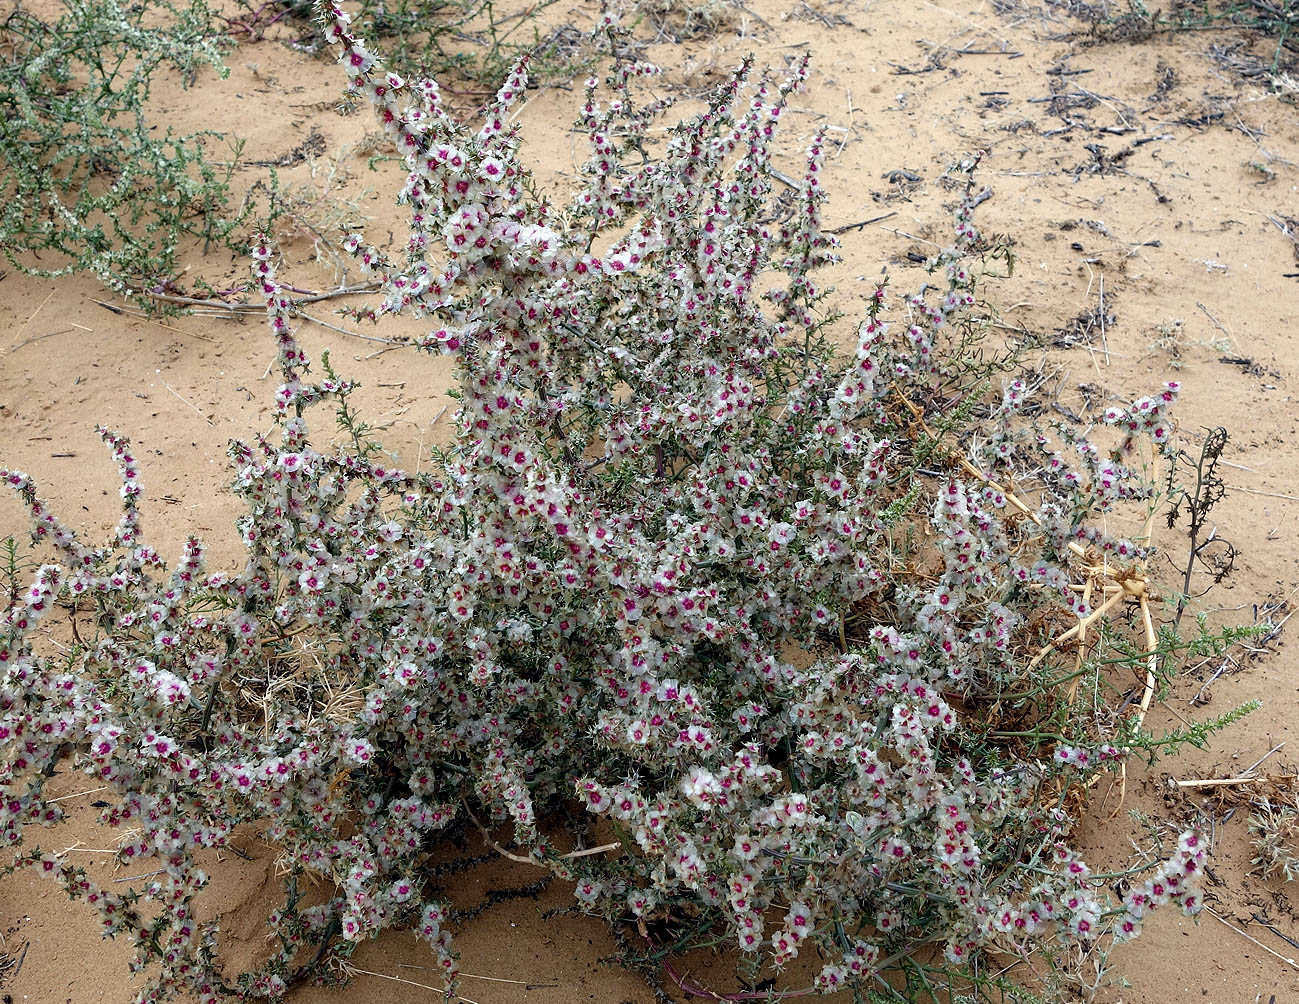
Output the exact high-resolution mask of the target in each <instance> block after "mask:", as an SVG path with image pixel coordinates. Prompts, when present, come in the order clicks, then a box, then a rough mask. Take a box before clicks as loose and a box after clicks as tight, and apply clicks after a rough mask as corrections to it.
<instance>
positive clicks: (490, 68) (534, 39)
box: [231, 0, 584, 163]
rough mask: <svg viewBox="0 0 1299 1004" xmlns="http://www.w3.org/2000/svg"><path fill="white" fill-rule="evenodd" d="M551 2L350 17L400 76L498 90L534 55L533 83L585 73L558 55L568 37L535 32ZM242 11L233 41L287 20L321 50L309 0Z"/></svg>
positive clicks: (429, 2)
mask: <svg viewBox="0 0 1299 1004" xmlns="http://www.w3.org/2000/svg"><path fill="white" fill-rule="evenodd" d="M556 2H557V0H540V2H538V3H535V4H532V5H531V6H529V7H528V8H527V9H526V10H524V11H522V12H519V13H515V14H508V15H502V14H500V13H498V12H497V10H496V6H495V4H494V3H493V0H361V2H360V3H358V4H356V5H355V6H354V7H353V8H352V10H353V14H354V18H355V23H356V25H357V27H358V28H359V29H360V30H361V31H363V32H364V33H365V34H366V36H367V37H368V38H370V39H372V40H373V41H374V42H375V43H376V45H377V46H378V47H379V48H381V49H382V50H383V52H384V61H385V63H386V64H387V65H388V66H389V67H390V68H391V69H393V70H395V71H397V72H398V73H400V74H402V75H404V76H427V75H432V76H438V77H441V76H445V75H448V74H455V75H458V76H461V77H463V78H465V79H466V80H470V81H475V82H478V83H481V84H484V85H490V86H495V84H497V83H499V81H500V80H501V79H502V78H503V77H504V76H505V74H506V73H508V72H509V70H510V67H511V66H513V65H514V63H515V62H516V61H517V60H518V58H519V57H520V56H521V55H523V54H524V53H532V54H533V57H534V62H533V75H534V76H536V75H538V71H539V70H540V71H541V73H540V75H541V76H545V75H546V72H545V71H546V67H547V64H548V62H553V64H554V68H555V70H556V71H557V72H562V73H563V75H564V76H565V77H571V76H572V75H574V74H576V73H580V72H581V71H582V69H583V68H584V66H583V65H578V64H577V63H574V62H573V61H572V60H571V59H569V58H567V56H566V55H561V54H559V53H558V52H557V51H556V49H557V46H559V45H560V44H561V43H562V42H563V41H564V39H565V38H566V37H567V35H566V34H565V33H564V32H555V33H552V34H551V35H549V36H547V37H544V38H543V37H542V35H541V33H540V31H539V30H538V29H537V26H536V16H537V14H538V13H539V12H540V11H543V10H545V9H546V8H547V7H550V6H552V5H553V4H555V3H556ZM240 7H241V8H243V10H244V12H245V13H244V16H243V17H242V18H241V19H235V20H232V21H231V27H232V29H233V30H234V31H235V32H236V33H237V34H246V35H247V36H248V37H251V38H257V37H259V36H260V31H261V30H264V27H266V26H268V23H269V22H270V21H272V20H279V19H282V18H286V17H287V18H292V19H294V20H296V21H300V22H301V26H302V28H303V30H304V31H305V32H309V35H308V36H307V38H306V39H305V40H304V42H302V43H300V44H302V45H305V47H307V48H309V49H311V50H313V51H324V50H325V49H326V46H325V40H324V36H323V35H322V34H321V33H320V30H319V27H318V25H317V24H316V22H315V18H314V6H313V4H312V3H311V2H310V0H275V2H272V3H263V2H261V0H240ZM376 159H378V158H376ZM371 163H373V161H372V162H371Z"/></svg>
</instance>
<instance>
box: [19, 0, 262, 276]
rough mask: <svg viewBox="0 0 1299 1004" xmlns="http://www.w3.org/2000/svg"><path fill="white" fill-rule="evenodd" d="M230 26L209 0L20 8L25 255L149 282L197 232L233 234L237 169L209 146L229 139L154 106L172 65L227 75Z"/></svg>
mask: <svg viewBox="0 0 1299 1004" xmlns="http://www.w3.org/2000/svg"><path fill="white" fill-rule="evenodd" d="M217 37H218V36H217V33H216V31H215V29H214V26H213V18H212V15H211V13H210V12H209V10H208V8H207V6H206V5H205V4H204V2H203V0H184V2H181V3H171V2H169V0H148V2H143V3H136V4H134V5H131V6H129V7H127V6H124V5H123V4H122V3H121V2H120V0H67V10H66V12H65V13H64V15H63V16H62V17H60V18H59V19H58V20H57V21H54V22H52V23H51V22H46V21H43V20H41V19H40V18H38V17H37V16H35V15H34V14H32V13H30V12H29V11H26V10H24V9H22V8H21V7H19V9H17V10H15V11H13V12H12V13H11V14H10V15H9V16H8V17H7V18H5V20H4V21H3V23H2V24H0V41H3V43H4V46H3V49H0V51H3V52H4V53H5V55H4V56H3V57H0V164H3V166H4V172H5V173H4V180H3V183H2V187H0V196H2V203H0V248H3V251H4V254H5V256H6V257H7V258H8V259H9V261H10V262H11V263H12V264H13V265H14V266H15V267H17V268H20V269H23V270H24V271H27V272H31V273H33V274H36V275H43V276H57V275H63V274H67V273H69V272H74V271H90V272H94V273H95V274H96V275H98V276H99V277H100V278H101V279H102V280H103V282H104V283H106V284H107V285H108V286H110V287H111V288H113V289H117V290H119V291H126V290H129V289H134V290H138V289H140V288H141V287H143V286H145V285H147V284H150V283H154V282H157V281H159V280H160V279H166V278H168V277H170V276H171V275H172V274H173V273H174V272H175V270H176V260H177V249H178V246H179V245H180V243H181V242H182V241H183V240H184V239H185V238H186V237H194V238H202V239H203V241H204V246H205V247H207V246H209V245H210V244H211V243H212V242H214V241H215V242H226V241H229V239H230V237H231V234H232V232H233V230H234V228H235V226H236V225H237V224H238V223H239V222H240V220H239V218H233V217H231V216H230V215H229V213H228V202H229V194H230V177H231V174H232V173H233V170H234V168H233V166H230V167H226V168H225V169H223V170H220V171H218V170H217V168H216V167H214V166H213V165H212V164H211V163H209V162H208V161H207V156H208V155H207V153H206V150H205V147H206V146H207V145H208V144H209V143H211V142H212V141H213V140H216V139H218V138H220V137H219V136H218V135H217V134H215V133H211V132H204V133H198V134H192V135H180V134H177V133H176V132H175V131H174V130H173V129H172V127H171V126H170V125H168V124H167V123H166V122H165V121H157V120H155V119H153V118H151V117H150V115H149V113H148V111H147V107H146V106H147V101H148V98H149V92H150V90H151V88H152V86H153V83H154V81H155V80H156V79H157V77H158V74H160V73H163V72H165V71H172V72H175V73H178V74H180V77H181V81H182V83H183V84H184V85H186V86H188V85H189V84H190V83H192V82H193V80H194V78H195V76H196V74H197V73H198V71H199V70H200V69H201V68H202V67H203V66H211V67H213V68H215V69H217V70H218V72H221V73H223V74H224V73H225V70H224V68H223V67H222V65H221V50H220V46H219V44H218V42H217ZM237 157H238V150H237V149H236V151H235V158H234V159H235V160H237ZM232 163H233V162H232ZM239 215H240V214H236V217H238V216H239Z"/></svg>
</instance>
